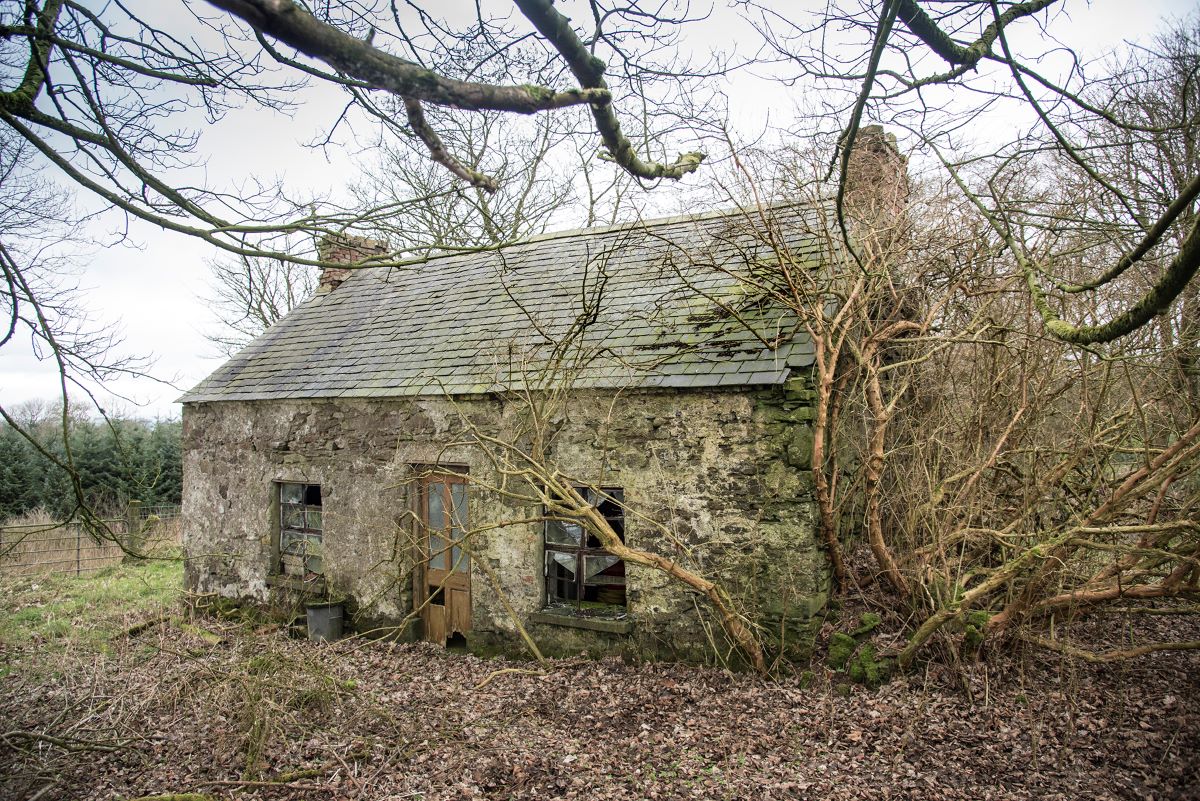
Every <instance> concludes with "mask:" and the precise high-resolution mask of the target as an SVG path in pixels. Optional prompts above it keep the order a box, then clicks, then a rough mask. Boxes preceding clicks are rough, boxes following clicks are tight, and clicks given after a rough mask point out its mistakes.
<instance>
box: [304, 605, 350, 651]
mask: <svg viewBox="0 0 1200 801" xmlns="http://www.w3.org/2000/svg"><path fill="white" fill-rule="evenodd" d="M304 612H305V618H306V619H307V621H308V639H310V640H319V641H321V642H329V641H331V640H338V639H341V636H342V602H341V601H313V602H311V603H307V604H305V605H304Z"/></svg>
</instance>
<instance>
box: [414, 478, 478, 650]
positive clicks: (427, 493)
mask: <svg viewBox="0 0 1200 801" xmlns="http://www.w3.org/2000/svg"><path fill="white" fill-rule="evenodd" d="M419 515H420V518H421V525H422V528H423V529H424V546H425V552H424V562H425V564H424V570H423V571H422V573H423V574H424V578H423V587H422V589H423V592H422V594H421V596H422V599H423V600H427V601H428V602H427V603H426V604H425V608H424V611H423V612H422V614H421V617H422V620H424V622H425V639H426V640H428V641H429V642H436V643H439V644H442V645H445V643H446V641H447V640H448V639H449V638H450V637H451V635H453V634H456V633H457V634H462V635H466V633H467V632H469V631H470V630H471V558H470V556H469V555H468V553H467V550H466V548H465V547H463V546H464V545H465V543H464V541H463V538H464V536H465V532H466V531H467V530H468V524H467V477H466V476H465V475H461V474H459V473H435V474H433V475H429V476H426V477H425V478H423V479H422V480H421V491H420V503H419Z"/></svg>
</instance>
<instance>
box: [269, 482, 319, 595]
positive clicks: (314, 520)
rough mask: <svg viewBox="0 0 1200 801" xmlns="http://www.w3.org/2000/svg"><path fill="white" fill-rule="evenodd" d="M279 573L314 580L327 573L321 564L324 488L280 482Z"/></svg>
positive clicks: (314, 485) (316, 485)
mask: <svg viewBox="0 0 1200 801" xmlns="http://www.w3.org/2000/svg"><path fill="white" fill-rule="evenodd" d="M278 486H279V572H280V573H283V574H284V575H286V576H301V577H305V578H308V577H312V576H319V575H321V574H322V572H323V571H324V565H323V564H322V562H321V531H322V527H321V485H320V484H294V483H290V482H281V483H280V484H279V485H278Z"/></svg>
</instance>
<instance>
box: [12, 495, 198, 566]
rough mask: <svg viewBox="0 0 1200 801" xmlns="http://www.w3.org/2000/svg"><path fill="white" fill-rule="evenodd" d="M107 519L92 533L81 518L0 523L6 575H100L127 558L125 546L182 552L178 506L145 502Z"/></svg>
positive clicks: (142, 550)
mask: <svg viewBox="0 0 1200 801" xmlns="http://www.w3.org/2000/svg"><path fill="white" fill-rule="evenodd" d="M101 522H102V524H103V525H101V526H95V527H94V528H93V529H92V530H91V531H89V530H88V529H87V527H85V526H84V525H82V524H81V523H78V522H70V523H54V522H49V521H47V522H44V523H43V522H37V523H30V524H25V525H13V526H0V575H3V576H37V575H43V574H46V573H59V574H69V575H75V576H83V575H87V574H89V573H95V572H97V571H99V570H103V569H104V568H106V567H112V566H113V565H117V564H120V563H121V561H122V560H123V559H125V558H126V556H127V551H126V549H125V548H122V547H121V544H124V545H125V546H126V548H128V549H130V550H135V551H137V552H138V553H142V554H145V555H147V556H173V555H176V554H178V552H179V547H180V517H179V507H178V506H142V505H141V504H139V503H137V502H134V503H131V504H129V506H128V507H127V509H126V513H125V515H124V516H123V517H112V518H108V519H105V520H103V521H101ZM131 532H132V533H133V536H132V537H131V536H130V534H131Z"/></svg>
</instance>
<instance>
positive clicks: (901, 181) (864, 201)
mask: <svg viewBox="0 0 1200 801" xmlns="http://www.w3.org/2000/svg"><path fill="white" fill-rule="evenodd" d="M910 191H911V186H910V185H909V181H908V158H907V157H906V156H904V155H902V154H901V153H900V150H899V148H897V147H896V135H895V134H890V133H885V132H884V130H883V126H882V125H867V126H864V127H862V128H860V129H859V131H858V135H857V136H856V137H855V138H854V152H852V153H851V154H850V163H849V170H848V173H847V175H846V194H845V200H844V203H845V206H844V208H845V210H846V214H847V216H848V217H850V218H851V219H853V220H854V221H855V222H857V223H859V224H860V225H864V226H866V227H867V228H870V229H872V230H875V231H876V232H879V233H882V232H883V231H886V230H889V229H894V228H896V227H897V223H899V222H900V220H901V218H902V217H903V215H904V209H905V208H906V207H907V206H908V198H909V193H910Z"/></svg>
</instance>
